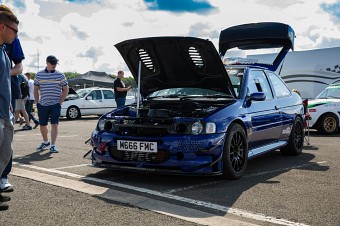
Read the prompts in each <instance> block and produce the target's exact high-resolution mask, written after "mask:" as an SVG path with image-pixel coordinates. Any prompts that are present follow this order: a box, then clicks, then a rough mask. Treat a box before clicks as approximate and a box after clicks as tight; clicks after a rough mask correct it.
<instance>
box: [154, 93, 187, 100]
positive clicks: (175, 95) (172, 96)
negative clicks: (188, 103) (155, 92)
mask: <svg viewBox="0 0 340 226" xmlns="http://www.w3.org/2000/svg"><path fill="white" fill-rule="evenodd" d="M186 96H187V95H183V94H181V95H177V94H170V95H164V96H154V97H148V98H147V100H152V99H156V98H183V97H186Z"/></svg>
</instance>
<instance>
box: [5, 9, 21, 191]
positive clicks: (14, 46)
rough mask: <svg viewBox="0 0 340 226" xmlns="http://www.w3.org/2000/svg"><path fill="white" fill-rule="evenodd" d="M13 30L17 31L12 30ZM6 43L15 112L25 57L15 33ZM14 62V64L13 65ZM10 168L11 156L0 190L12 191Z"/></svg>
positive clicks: (12, 102) (13, 109) (6, 10)
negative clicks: (9, 180)
mask: <svg viewBox="0 0 340 226" xmlns="http://www.w3.org/2000/svg"><path fill="white" fill-rule="evenodd" d="M0 12H8V13H11V14H13V12H12V11H11V10H10V9H9V8H8V7H7V6H5V5H2V4H1V5H0ZM14 32H17V30H16V31H14ZM5 44H6V53H7V56H8V57H9V60H10V66H11V69H10V76H11V105H12V111H13V112H15V109H16V99H18V98H20V96H21V92H20V86H19V80H18V77H17V75H18V74H20V73H21V72H22V70H23V67H22V60H23V59H25V56H24V53H23V51H22V48H21V44H20V41H19V39H18V37H17V35H16V37H15V39H14V41H13V40H12V41H11V42H8V43H5ZM13 64H14V66H13ZM11 170H12V157H11V159H10V161H9V162H8V164H7V166H6V168H5V169H4V171H3V172H2V174H0V175H1V177H0V192H11V191H13V186H12V184H10V183H9V182H8V178H7V177H8V175H9V173H10V172H11Z"/></svg>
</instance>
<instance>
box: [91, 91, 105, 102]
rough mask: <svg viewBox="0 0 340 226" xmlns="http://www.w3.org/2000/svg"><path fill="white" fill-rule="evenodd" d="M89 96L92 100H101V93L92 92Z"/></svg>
mask: <svg viewBox="0 0 340 226" xmlns="http://www.w3.org/2000/svg"><path fill="white" fill-rule="evenodd" d="M89 96H91V97H92V100H101V99H102V91H100V90H93V91H92V92H91V93H90V94H89Z"/></svg>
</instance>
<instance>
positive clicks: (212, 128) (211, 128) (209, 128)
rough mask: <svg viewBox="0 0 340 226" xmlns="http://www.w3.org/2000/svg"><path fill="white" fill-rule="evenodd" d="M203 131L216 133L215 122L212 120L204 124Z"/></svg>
mask: <svg viewBox="0 0 340 226" xmlns="http://www.w3.org/2000/svg"><path fill="white" fill-rule="evenodd" d="M205 133H216V124H215V123H213V122H208V123H207V124H205Z"/></svg>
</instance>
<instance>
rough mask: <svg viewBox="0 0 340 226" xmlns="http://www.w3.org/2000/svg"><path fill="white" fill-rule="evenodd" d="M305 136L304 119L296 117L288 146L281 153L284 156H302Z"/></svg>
mask: <svg viewBox="0 0 340 226" xmlns="http://www.w3.org/2000/svg"><path fill="white" fill-rule="evenodd" d="M304 135H305V131H304V126H303V122H302V119H301V118H300V117H296V118H295V120H294V124H293V128H292V131H291V133H290V135H289V140H288V144H287V145H286V146H284V147H283V148H281V149H280V151H281V153H282V154H284V155H300V154H301V152H302V149H303V142H304Z"/></svg>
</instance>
